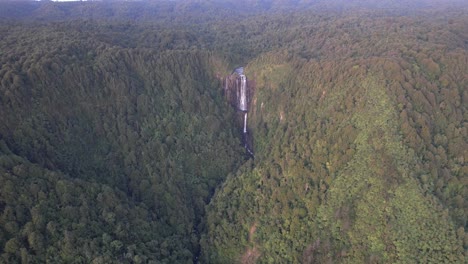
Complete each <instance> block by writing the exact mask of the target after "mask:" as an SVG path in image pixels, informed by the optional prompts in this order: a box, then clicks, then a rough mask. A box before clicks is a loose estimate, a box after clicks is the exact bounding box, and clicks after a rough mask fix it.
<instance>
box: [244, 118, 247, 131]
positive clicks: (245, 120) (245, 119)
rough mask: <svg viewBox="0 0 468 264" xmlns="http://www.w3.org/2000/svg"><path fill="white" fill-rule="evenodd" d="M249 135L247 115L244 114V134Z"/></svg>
mask: <svg viewBox="0 0 468 264" xmlns="http://www.w3.org/2000/svg"><path fill="white" fill-rule="evenodd" d="M246 133H247V113H245V114H244V134H246Z"/></svg>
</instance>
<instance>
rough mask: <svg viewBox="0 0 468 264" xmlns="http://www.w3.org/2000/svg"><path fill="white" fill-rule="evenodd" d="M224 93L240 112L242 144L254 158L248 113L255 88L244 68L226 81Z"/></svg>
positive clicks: (239, 69)
mask: <svg viewBox="0 0 468 264" xmlns="http://www.w3.org/2000/svg"><path fill="white" fill-rule="evenodd" d="M224 93H225V96H226V98H227V100H228V101H229V102H230V103H231V104H232V106H233V107H235V108H236V109H237V110H238V117H239V119H241V120H242V123H241V124H243V130H242V141H243V142H242V143H243V145H244V147H245V149H246V151H247V153H248V154H249V156H250V157H252V158H253V157H254V155H253V151H252V140H251V137H250V134H249V130H248V128H247V113H248V111H249V103H250V97H251V96H252V94H253V87H250V84H249V83H248V82H247V77H246V76H245V75H244V68H243V67H239V68H236V69H235V70H234V71H233V73H232V74H231V75H229V76H227V77H226V78H225V79H224Z"/></svg>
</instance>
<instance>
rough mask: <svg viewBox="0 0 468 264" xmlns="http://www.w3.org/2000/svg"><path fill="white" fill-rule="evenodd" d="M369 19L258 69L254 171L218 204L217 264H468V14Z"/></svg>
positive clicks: (212, 258)
mask: <svg viewBox="0 0 468 264" xmlns="http://www.w3.org/2000/svg"><path fill="white" fill-rule="evenodd" d="M312 14H314V13H312ZM361 15H362V16H361V17H359V18H358V17H355V16H354V14H353V13H350V14H348V15H347V14H344V15H340V16H338V17H334V18H333V19H331V20H329V21H324V22H322V23H323V24H321V25H320V28H327V33H326V34H327V35H326V36H327V37H326V38H322V36H321V35H319V34H318V33H317V31H315V30H314V26H310V27H311V28H310V31H309V32H311V33H310V35H308V34H304V35H301V36H303V37H304V38H303V39H301V40H299V41H298V42H299V43H298V44H300V43H303V46H302V47H301V48H300V49H302V50H303V53H302V54H303V55H304V56H298V53H296V52H294V49H295V48H297V45H296V46H289V47H287V48H285V49H281V50H279V51H276V52H271V53H269V54H263V55H261V56H259V57H258V58H257V59H255V60H253V61H252V62H251V63H249V65H248V66H247V67H246V69H245V70H246V74H247V75H249V74H250V75H251V76H255V78H256V80H257V89H256V91H257V92H256V98H255V99H254V102H255V104H256V107H255V111H254V113H253V114H251V119H250V120H251V122H252V123H251V124H250V127H251V129H252V130H253V135H254V138H255V153H256V159H255V165H253V164H246V165H245V166H244V167H243V168H242V170H241V171H239V172H238V173H236V174H235V175H231V176H230V177H228V179H227V181H226V182H225V183H224V184H223V186H222V187H221V188H219V190H218V191H217V193H216V195H215V197H214V199H213V201H212V202H211V204H210V205H209V207H208V217H207V221H208V224H207V225H208V227H207V230H208V232H207V235H206V237H205V239H204V240H203V246H204V247H205V250H203V252H204V253H205V254H206V255H205V257H206V259H207V261H208V262H212V263H217V262H220V263H223V262H237V261H239V262H244V263H253V262H258V263H277V262H284V263H337V262H340V263H341V262H344V263H417V262H424V263H443V262H447V263H464V262H465V257H466V249H467V246H468V244H467V242H468V240H467V238H468V236H467V235H466V234H465V231H464V230H465V229H466V228H467V222H466V219H467V218H466V215H467V213H468V210H467V209H468V208H467V201H466V198H464V197H466V195H467V185H466V180H467V172H468V171H467V169H468V167H467V165H466V155H467V150H466V149H467V133H466V132H467V131H466V120H467V119H466V118H467V112H466V107H467V105H468V101H467V99H468V97H467V95H468V94H467V91H466V87H467V85H468V76H467V74H466V73H467V72H468V63H467V62H468V60H467V59H468V54H467V52H466V44H465V43H464V42H463V38H464V36H466V33H467V31H466V30H467V29H466V28H463V29H462V30H461V31H460V28H458V26H459V25H457V23H456V22H455V21H456V20H457V19H461V20H460V22H461V21H466V17H465V16H462V17H458V18H454V21H451V22H449V21H441V20H439V17H438V15H439V14H438V13H435V14H433V16H432V17H431V20H430V21H429V20H427V19H426V18H425V17H417V16H403V17H394V16H392V15H390V16H388V17H384V18H376V17H374V16H373V15H374V14H373V13H370V14H367V15H366V13H365V12H364V13H362V14H361ZM440 15H441V16H442V14H440ZM301 19H302V20H301V23H304V24H307V23H306V22H303V21H308V20H309V21H310V20H312V21H313V18H312V19H310V18H307V17H306V16H304V17H301ZM434 21H436V22H434ZM325 25H327V26H325ZM301 29H302V32H303V31H304V28H301ZM318 30H320V29H318ZM298 31H299V30H298ZM409 32H411V33H409ZM383 36H388V37H385V38H384V39H383ZM457 43H458V44H457ZM299 54H301V53H299ZM449 94H450V95H449ZM449 138H450V139H449ZM449 142H457V143H456V144H453V143H449ZM233 197H236V198H237V199H233Z"/></svg>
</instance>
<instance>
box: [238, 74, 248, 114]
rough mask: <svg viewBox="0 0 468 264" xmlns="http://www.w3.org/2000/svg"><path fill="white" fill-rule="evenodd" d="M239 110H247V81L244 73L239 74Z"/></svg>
mask: <svg viewBox="0 0 468 264" xmlns="http://www.w3.org/2000/svg"><path fill="white" fill-rule="evenodd" d="M239 90H240V91H239V110H241V111H247V81H246V78H245V75H244V74H241V75H240V89H239Z"/></svg>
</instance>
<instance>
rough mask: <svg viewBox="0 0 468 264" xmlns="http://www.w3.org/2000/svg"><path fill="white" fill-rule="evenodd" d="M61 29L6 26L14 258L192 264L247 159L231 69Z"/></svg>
mask: <svg viewBox="0 0 468 264" xmlns="http://www.w3.org/2000/svg"><path fill="white" fill-rule="evenodd" d="M62 29H64V27H63V26H60V25H58V26H55V27H54V26H50V25H47V26H34V27H32V28H28V27H23V26H13V27H9V26H7V25H5V26H4V27H3V28H2V36H3V38H2V40H1V42H0V46H1V48H0V50H1V51H2V52H1V56H0V60H1V65H2V68H1V70H0V76H1V86H0V100H1V103H0V104H1V107H0V118H1V120H0V124H1V125H0V135H1V140H2V141H1V142H2V146H4V151H3V153H2V160H3V162H2V173H1V184H0V186H2V191H1V193H0V208H1V217H0V223H1V224H0V232H1V233H0V234H1V235H0V244H1V248H2V259H3V261H6V262H16V261H18V260H19V259H22V260H24V259H28V258H30V259H35V261H46V260H47V261H53V260H54V259H55V261H58V262H67V261H70V260H74V261H84V262H89V261H92V260H99V259H101V260H102V261H104V262H109V261H110V260H114V261H124V262H133V261H134V262H139V261H142V262H146V261H148V260H153V261H154V260H159V261H169V262H189V263H190V262H192V258H193V257H194V256H195V255H196V254H197V253H196V252H197V251H198V234H197V230H196V229H197V227H196V226H197V225H198V223H199V222H200V221H201V218H202V216H203V215H204V205H205V203H206V202H207V201H208V198H209V197H210V193H211V192H212V191H213V189H214V187H215V186H216V185H217V184H218V183H219V182H221V181H222V180H223V179H224V178H225V175H227V174H228V172H230V171H232V170H234V169H235V168H236V167H237V164H238V163H239V161H240V160H241V159H243V157H242V151H243V150H242V149H241V147H240V146H239V145H240V141H239V137H238V136H237V134H236V131H235V128H234V127H233V125H231V122H230V120H231V119H232V116H231V114H232V111H231V109H230V107H229V106H228V105H227V103H225V102H224V101H223V98H222V94H221V93H220V91H219V90H218V82H217V81H216V79H215V75H214V70H215V66H216V65H222V63H221V61H220V60H217V59H216V56H214V55H212V54H210V53H208V52H202V51H170V50H166V51H165V50H158V49H147V48H146V49H145V48H140V49H137V48H133V49H132V48H126V47H122V46H121V45H119V44H118V43H115V42H113V40H112V39H110V41H107V42H104V41H101V40H99V39H98V38H89V35H88V34H90V33H92V32H86V33H81V32H80V31H79V30H73V28H71V27H66V29H65V30H62ZM107 32H109V31H107ZM11 43H18V44H17V45H11ZM218 68H219V67H218ZM28 255H29V257H28Z"/></svg>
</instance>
